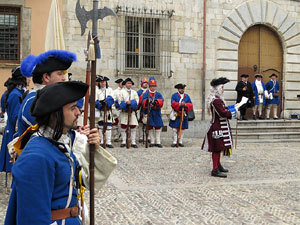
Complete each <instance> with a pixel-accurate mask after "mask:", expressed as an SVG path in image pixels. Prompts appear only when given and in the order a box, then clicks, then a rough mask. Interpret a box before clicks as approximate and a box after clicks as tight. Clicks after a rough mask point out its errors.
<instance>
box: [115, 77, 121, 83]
mask: <svg viewBox="0 0 300 225" xmlns="http://www.w3.org/2000/svg"><path fill="white" fill-rule="evenodd" d="M121 82H123V79H122V78H119V79H118V80H116V81H115V83H117V84H118V83H121Z"/></svg>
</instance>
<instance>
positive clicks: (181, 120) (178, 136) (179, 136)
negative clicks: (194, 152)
mask: <svg viewBox="0 0 300 225" xmlns="http://www.w3.org/2000/svg"><path fill="white" fill-rule="evenodd" d="M183 116H184V107H182V108H181V115H180V122H179V131H178V134H177V143H176V147H177V148H178V146H179V140H180V138H181V132H182V123H183Z"/></svg>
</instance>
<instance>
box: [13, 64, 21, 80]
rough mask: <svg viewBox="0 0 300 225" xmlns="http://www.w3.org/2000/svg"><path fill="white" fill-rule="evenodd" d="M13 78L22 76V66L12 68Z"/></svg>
mask: <svg viewBox="0 0 300 225" xmlns="http://www.w3.org/2000/svg"><path fill="white" fill-rule="evenodd" d="M11 74H12V78H17V77H20V76H22V73H21V69H20V66H17V67H15V68H13V69H12V70H11Z"/></svg>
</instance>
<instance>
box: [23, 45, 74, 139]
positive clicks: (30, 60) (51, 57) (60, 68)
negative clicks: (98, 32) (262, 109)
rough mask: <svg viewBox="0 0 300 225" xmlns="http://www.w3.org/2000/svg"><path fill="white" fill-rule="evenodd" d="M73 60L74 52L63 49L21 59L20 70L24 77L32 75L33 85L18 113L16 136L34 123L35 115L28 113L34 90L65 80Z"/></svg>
mask: <svg viewBox="0 0 300 225" xmlns="http://www.w3.org/2000/svg"><path fill="white" fill-rule="evenodd" d="M73 61H76V54H74V53H72V52H69V51H65V50H50V51H47V52H44V53H42V54H40V55H39V56H34V55H29V56H27V57H26V58H25V59H24V60H23V61H22V64H21V71H22V73H23V74H24V75H25V76H26V77H31V76H32V80H33V83H34V86H33V90H31V91H30V92H29V94H28V95H27V96H26V97H25V99H24V100H23V102H22V105H21V107H20V110H19V113H18V134H17V135H18V136H21V135H22V134H23V133H24V132H25V131H26V129H27V128H28V127H29V126H32V125H34V124H36V122H35V117H34V116H32V115H31V114H30V106H31V103H32V101H33V99H34V97H35V95H36V91H37V90H40V89H42V88H43V87H45V86H46V85H49V84H54V83H57V82H62V81H65V80H66V73H67V69H68V68H69V67H70V66H71V64H72V62H73Z"/></svg>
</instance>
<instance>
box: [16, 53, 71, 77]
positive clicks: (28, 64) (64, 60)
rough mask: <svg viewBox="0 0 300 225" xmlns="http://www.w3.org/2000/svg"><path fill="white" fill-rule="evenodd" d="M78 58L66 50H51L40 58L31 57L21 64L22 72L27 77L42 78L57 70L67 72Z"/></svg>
mask: <svg viewBox="0 0 300 225" xmlns="http://www.w3.org/2000/svg"><path fill="white" fill-rule="evenodd" d="M76 60H77V56H76V54H75V53H73V52H69V51H66V50H55V49H54V50H49V51H47V52H44V53H42V54H40V55H39V56H34V55H29V56H27V57H26V58H25V59H24V60H23V61H22V63H21V72H22V74H23V75H24V76H26V77H31V76H36V77H38V76H41V75H42V74H44V73H50V72H53V71H55V70H67V69H68V68H69V67H70V66H71V64H72V62H73V61H76Z"/></svg>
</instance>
